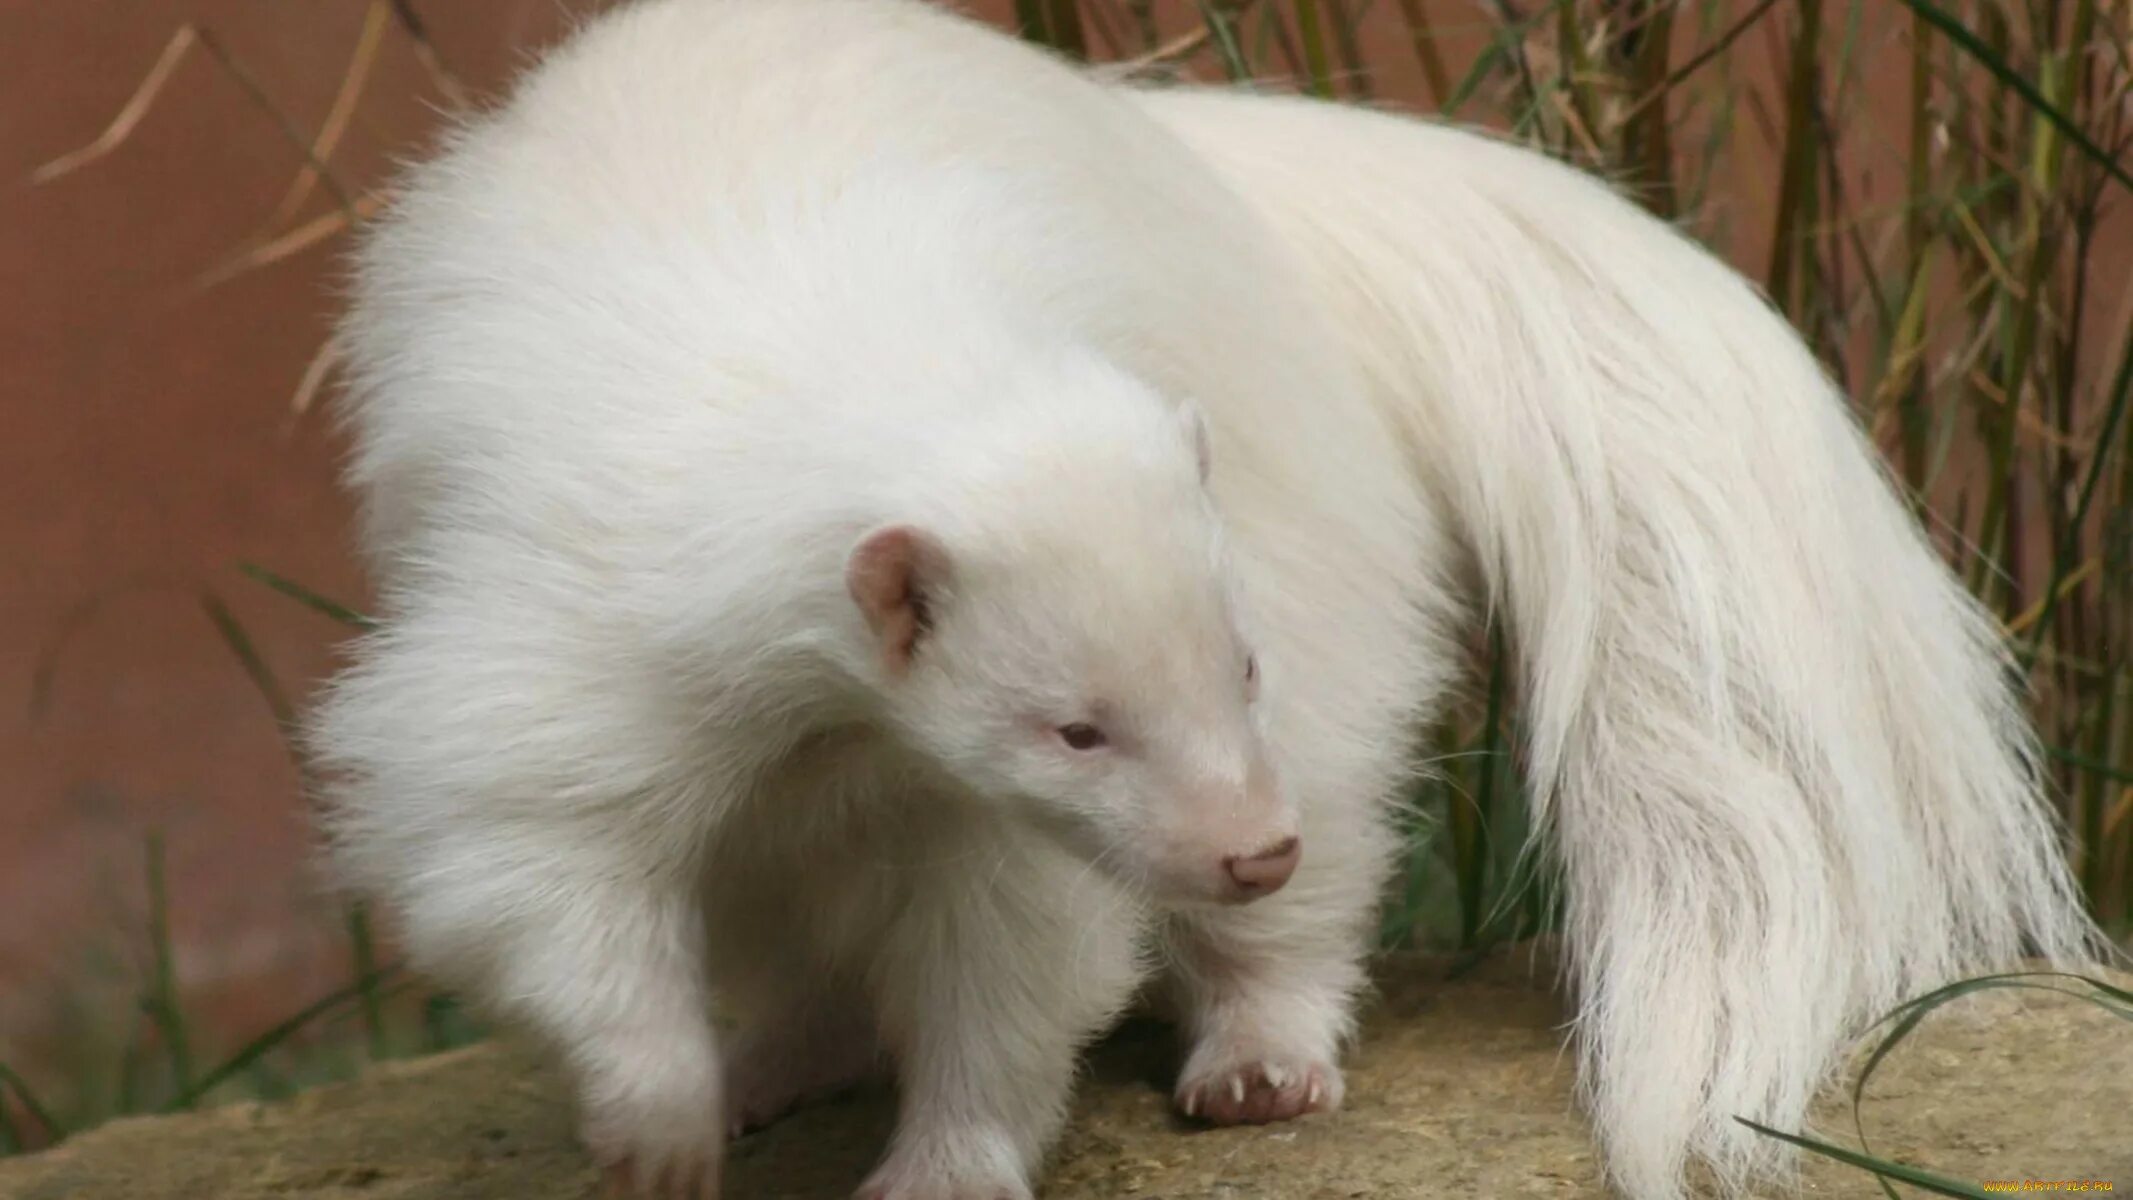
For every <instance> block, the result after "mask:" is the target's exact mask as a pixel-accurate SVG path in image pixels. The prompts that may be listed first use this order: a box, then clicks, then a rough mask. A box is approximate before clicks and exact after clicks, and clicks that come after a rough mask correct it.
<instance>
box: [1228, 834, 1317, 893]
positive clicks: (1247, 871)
mask: <svg viewBox="0 0 2133 1200" xmlns="http://www.w3.org/2000/svg"><path fill="white" fill-rule="evenodd" d="M1302 858H1303V840H1302V839H1300V838H1298V837H1296V836H1295V835H1294V834H1291V835H1289V836H1288V837H1285V838H1282V839H1280V840H1279V841H1275V842H1272V843H1269V844H1267V845H1265V846H1262V847H1260V848H1259V849H1258V850H1255V851H1253V852H1251V853H1250V854H1232V855H1230V856H1228V857H1227V858H1224V859H1223V860H1222V869H1223V871H1224V873H1225V874H1227V875H1228V876H1229V882H1230V888H1231V893H1230V895H1229V896H1228V897H1227V899H1229V900H1230V901H1232V902H1233V903H1238V904H1243V903H1247V902H1249V901H1253V900H1257V899H1259V898H1260V897H1261V896H1270V895H1272V894H1274V893H1275V892H1278V891H1280V890H1281V885H1282V884H1285V883H1287V882H1288V881H1289V876H1291V875H1294V874H1295V873H1296V864H1297V862H1298V861H1299V860H1301V859H1302Z"/></svg>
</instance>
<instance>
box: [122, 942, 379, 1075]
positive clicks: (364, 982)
mask: <svg viewBox="0 0 2133 1200" xmlns="http://www.w3.org/2000/svg"><path fill="white" fill-rule="evenodd" d="M399 969H400V965H399V964H398V963H387V964H386V965H384V966H382V967H379V968H378V969H377V970H375V971H372V972H371V973H370V974H368V975H366V976H364V977H362V978H360V979H357V980H355V981H354V982H352V983H349V984H346V985H344V986H342V987H338V988H335V989H334V990H333V991H331V992H328V993H326V994H325V995H324V996H321V997H319V998H318V999H317V1000H314V1001H312V1002H311V1003H310V1004H308V1005H306V1006H304V1007H303V1008H302V1009H301V1010H299V1011H298V1012H297V1013H295V1014H294V1015H293V1016H290V1017H289V1018H288V1019H286V1020H284V1021H282V1022H281V1023H280V1024H278V1025H276V1026H274V1028H272V1029H269V1030H267V1031H266V1032H265V1033H262V1034H260V1035H259V1036H258V1037H256V1038H253V1039H252V1040H251V1041H249V1042H246V1043H245V1044H244V1047H243V1048H242V1049H240V1050H238V1051H237V1052H236V1053H235V1054H232V1055H231V1056H230V1057H229V1058H228V1059H226V1060H224V1061H223V1063H222V1064H221V1065H220V1066H217V1067H216V1068H215V1069H213V1070H211V1071H209V1072H208V1073H207V1074H205V1075H203V1076H201V1077H200V1079H199V1081H198V1082H196V1083H194V1084H192V1085H191V1086H190V1087H187V1088H185V1089H184V1090H182V1091H180V1092H179V1093H178V1094H177V1095H176V1096H174V1097H172V1098H171V1100H170V1102H169V1103H168V1104H165V1105H164V1106H163V1111H164V1112H180V1111H182V1110H184V1109H188V1108H191V1107H192V1106H193V1105H195V1104H198V1103H199V1102H200V1099H201V1097H203V1096H206V1095H207V1094H208V1093H209V1092H211V1091H214V1090H215V1089H216V1088H217V1087H220V1086H221V1085H222V1084H224V1083H226V1082H228V1081H229V1080H230V1079H231V1078H233V1077H235V1076H237V1075H240V1074H242V1073H243V1072H245V1071H246V1070H248V1069H250V1067H251V1066H252V1064H253V1063H255V1062H258V1061H259V1060H260V1059H261V1058H263V1057H265V1056H266V1055H267V1054H268V1053H270V1052H271V1051H273V1050H274V1049H275V1048H276V1047H277V1046H280V1045H281V1044H282V1043H283V1042H286V1041H288V1040H289V1039H290V1038H291V1037H294V1036H295V1035H296V1034H297V1033H299V1032H301V1031H302V1030H303V1028H304V1026H306V1025H309V1024H310V1023H311V1022H313V1021H316V1020H318V1019H319V1018H320V1017H322V1016H325V1015H326V1014H327V1013H330V1012H332V1011H333V1010H334V1009H336V1008H339V1007H340V1006H342V1005H344V1004H347V1003H348V1002H349V1001H351V1000H355V999H357V998H359V997H361V996H363V995H364V994H366V993H375V992H376V991H377V987H378V984H379V983H381V982H382V981H384V980H385V979H386V978H388V977H389V976H391V975H392V974H393V973H394V972H396V971H398V970H399Z"/></svg>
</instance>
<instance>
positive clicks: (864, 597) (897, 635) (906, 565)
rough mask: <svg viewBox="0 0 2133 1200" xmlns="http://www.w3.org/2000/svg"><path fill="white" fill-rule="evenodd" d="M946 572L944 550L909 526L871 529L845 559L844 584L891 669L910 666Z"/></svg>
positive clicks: (930, 538)
mask: <svg viewBox="0 0 2133 1200" xmlns="http://www.w3.org/2000/svg"><path fill="white" fill-rule="evenodd" d="M947 575H948V554H947V551H945V550H943V549H942V548H941V545H940V543H939V542H937V541H935V540H934V539H933V537H932V536H930V535H928V534H927V533H925V532H923V531H922V530H918V529H914V528H912V527H911V526H909V525H887V526H883V527H882V528H880V529H876V530H875V531H873V532H872V533H869V534H867V535H866V536H865V537H863V538H861V539H859V544H858V545H856V546H854V547H853V548H852V553H851V556H850V557H849V558H848V559H846V560H845V565H844V585H845V587H846V588H847V589H849V590H850V592H851V593H852V601H853V603H855V604H857V605H858V606H859V612H860V614H861V615H862V616H864V617H865V618H866V622H867V628H868V629H870V630H872V631H873V633H874V639H875V641H876V642H877V643H878V644H879V645H880V647H881V655H882V661H883V662H884V663H885V664H887V666H888V668H889V670H890V671H891V672H900V671H902V670H903V669H904V668H905V667H907V666H909V665H910V663H911V657H912V655H913V654H914V653H916V652H917V650H918V644H919V641H920V639H922V638H923V637H924V636H925V635H926V633H927V632H928V631H929V630H931V629H932V628H933V609H932V600H933V599H934V598H935V597H936V596H938V595H939V588H940V586H941V584H942V583H943V582H944V581H945V580H946V578H947Z"/></svg>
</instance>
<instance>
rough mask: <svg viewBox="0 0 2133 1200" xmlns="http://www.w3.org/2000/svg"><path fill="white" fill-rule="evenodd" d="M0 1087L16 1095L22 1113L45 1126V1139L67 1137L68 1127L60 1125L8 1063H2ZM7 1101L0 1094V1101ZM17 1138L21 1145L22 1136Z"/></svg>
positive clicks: (53, 1139)
mask: <svg viewBox="0 0 2133 1200" xmlns="http://www.w3.org/2000/svg"><path fill="white" fill-rule="evenodd" d="M0 1087H4V1089H5V1091H11V1092H13V1093H15V1099H16V1100H17V1101H19V1102H20V1103H21V1105H22V1111H24V1112H26V1113H28V1114H29V1115H30V1119H31V1120H33V1121H35V1122H37V1123H38V1124H39V1125H42V1126H44V1133H45V1137H47V1138H49V1139H50V1140H52V1141H55V1142H56V1141H59V1140H61V1139H63V1138H65V1137H66V1136H67V1127H66V1126H64V1125H62V1124H60V1123H59V1120H58V1118H56V1117H54V1116H53V1115H52V1110H51V1109H49V1108H46V1107H45V1106H44V1103H43V1102H42V1101H40V1100H38V1099H37V1093H35V1092H33V1091H31V1090H30V1085H29V1084H27V1083H24V1082H23V1080H22V1076H20V1075H17V1074H15V1071H14V1068H12V1067H10V1066H8V1065H7V1064H6V1063H0ZM5 1099H6V1096H5V1095H4V1094H0V1101H4V1100H5ZM16 1136H17V1138H18V1144H19V1138H20V1135H19V1134H17V1135H16Z"/></svg>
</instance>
